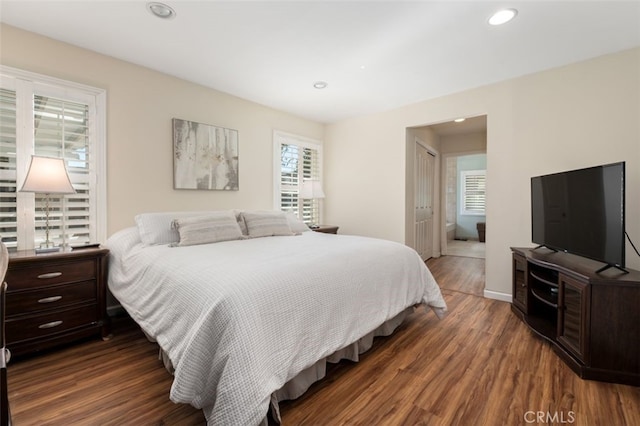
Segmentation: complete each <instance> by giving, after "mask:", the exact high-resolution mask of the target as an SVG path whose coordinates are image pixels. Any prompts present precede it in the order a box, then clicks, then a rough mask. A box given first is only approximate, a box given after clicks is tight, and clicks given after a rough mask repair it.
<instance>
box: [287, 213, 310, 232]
mask: <svg viewBox="0 0 640 426" xmlns="http://www.w3.org/2000/svg"><path fill="white" fill-rule="evenodd" d="M285 217H286V218H287V222H288V223H289V228H291V232H294V233H298V232H305V231H311V229H309V227H308V226H307V224H306V223H304V222H303V221H301V220H300V219H298V216H296V215H295V214H293V213H289V212H287V213H285Z"/></svg>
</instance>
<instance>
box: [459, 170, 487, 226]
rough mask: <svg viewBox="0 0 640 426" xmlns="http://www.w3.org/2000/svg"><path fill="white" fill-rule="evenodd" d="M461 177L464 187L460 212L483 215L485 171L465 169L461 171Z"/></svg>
mask: <svg viewBox="0 0 640 426" xmlns="http://www.w3.org/2000/svg"><path fill="white" fill-rule="evenodd" d="M462 179H463V188H464V194H463V200H462V214H467V215H484V214H485V192H486V172H485V171H484V170H473V171H465V172H462Z"/></svg>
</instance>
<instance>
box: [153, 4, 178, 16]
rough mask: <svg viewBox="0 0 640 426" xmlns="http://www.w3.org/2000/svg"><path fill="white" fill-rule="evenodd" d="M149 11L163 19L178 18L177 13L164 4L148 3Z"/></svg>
mask: <svg viewBox="0 0 640 426" xmlns="http://www.w3.org/2000/svg"><path fill="white" fill-rule="evenodd" d="M147 10H148V11H149V12H151V13H153V14H154V15H155V16H157V17H158V18H162V19H173V18H175V17H176V11H175V10H173V9H172V8H170V7H169V6H167V5H166V4H164V3H158V2H150V3H147Z"/></svg>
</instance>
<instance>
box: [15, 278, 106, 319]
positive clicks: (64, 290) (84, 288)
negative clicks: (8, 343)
mask: <svg viewBox="0 0 640 426" xmlns="http://www.w3.org/2000/svg"><path fill="white" fill-rule="evenodd" d="M96 298H97V295H96V285H95V281H83V282H79V283H73V284H66V285H58V286H47V287H43V288H40V289H37V290H29V291H19V292H13V293H11V297H8V298H7V300H6V308H7V311H6V312H7V317H12V316H15V315H22V314H30V313H32V312H39V311H44V310H48V309H60V308H64V307H66V306H69V305H74V304H78V303H82V302H95V301H96Z"/></svg>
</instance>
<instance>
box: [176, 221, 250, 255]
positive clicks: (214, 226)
mask: <svg viewBox="0 0 640 426" xmlns="http://www.w3.org/2000/svg"><path fill="white" fill-rule="evenodd" d="M172 227H173V228H175V229H177V230H178V233H179V234H180V242H179V243H174V244H173V245H176V246H180V247H184V246H192V245H196V244H209V243H219V242H222V241H231V240H241V239H243V238H244V236H243V235H242V231H241V230H240V226H238V221H237V219H236V216H235V215H234V214H233V212H224V213H223V212H220V213H219V214H210V215H207V216H195V217H183V218H181V219H176V220H174V221H173V223H172Z"/></svg>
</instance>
